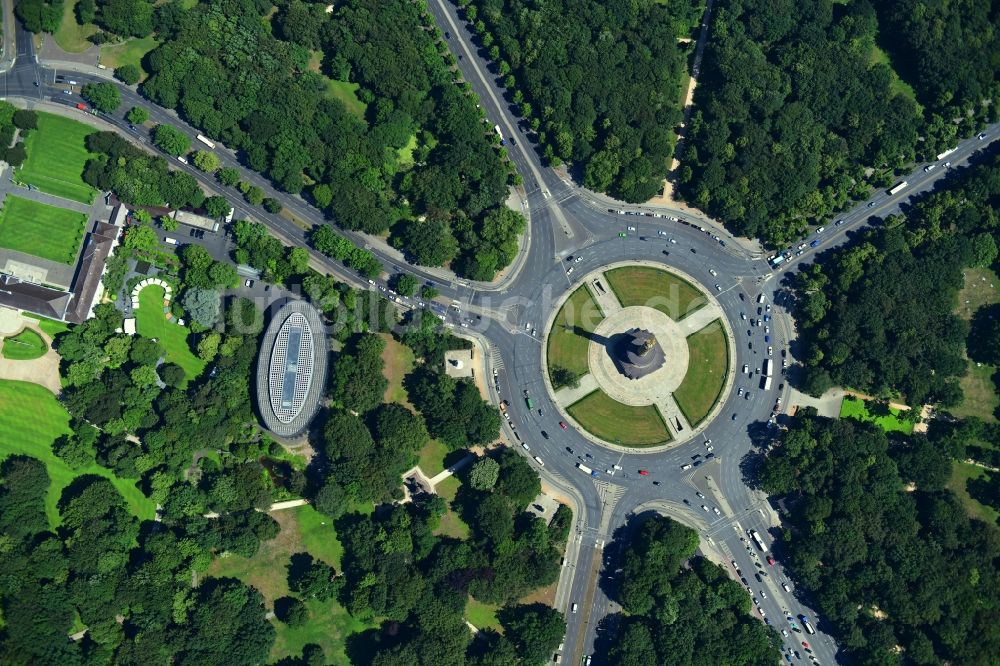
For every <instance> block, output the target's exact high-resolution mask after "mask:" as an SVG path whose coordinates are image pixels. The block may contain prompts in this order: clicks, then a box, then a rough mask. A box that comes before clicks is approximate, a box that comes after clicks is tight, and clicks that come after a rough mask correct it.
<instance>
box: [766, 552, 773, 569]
mask: <svg viewBox="0 0 1000 666" xmlns="http://www.w3.org/2000/svg"><path fill="white" fill-rule="evenodd" d="M767 563H768V564H770V565H771V566H772V567H773V566H774V558H773V557H771V556H770V555H768V556H767Z"/></svg>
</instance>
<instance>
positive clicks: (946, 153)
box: [937, 148, 955, 160]
mask: <svg viewBox="0 0 1000 666" xmlns="http://www.w3.org/2000/svg"><path fill="white" fill-rule="evenodd" d="M953 152H955V148H949V149H948V150H946V151H944V152H943V153H938V156H937V158H938V159H939V160H943V159H944V158H946V157H948V156H949V155H951V154H952V153H953Z"/></svg>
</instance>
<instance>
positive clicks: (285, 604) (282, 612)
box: [274, 597, 309, 627]
mask: <svg viewBox="0 0 1000 666" xmlns="http://www.w3.org/2000/svg"><path fill="white" fill-rule="evenodd" d="M274 614H275V615H276V616H277V617H278V619H279V620H281V621H282V622H284V623H285V624H287V625H288V626H289V627H302V626H305V624H306V622H308V621H309V609H307V608H306V605H305V604H304V603H302V602H301V601H300V600H298V599H296V598H295V597H281V598H280V599H275V600H274Z"/></svg>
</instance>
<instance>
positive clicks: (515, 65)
mask: <svg viewBox="0 0 1000 666" xmlns="http://www.w3.org/2000/svg"><path fill="white" fill-rule="evenodd" d="M458 4H459V5H461V6H465V7H466V8H467V9H466V18H468V19H469V20H470V22H471V23H472V24H473V26H474V27H475V29H476V30H477V31H478V32H479V34H480V39H481V44H482V46H483V47H485V48H486V49H489V50H490V57H491V58H492V59H493V60H495V61H497V67H498V69H499V74H500V76H501V77H502V78H503V82H504V84H505V85H507V86H508V87H513V88H514V90H513V91H512V92H513V101H514V102H515V103H516V104H518V105H519V106H520V110H521V113H522V115H523V116H524V117H525V118H526V120H527V121H529V122H530V123H531V125H532V128H533V129H534V130H536V131H537V132H538V138H539V141H540V143H541V144H542V146H543V150H544V151H545V156H546V157H547V158H548V159H549V161H551V162H553V163H558V162H560V161H572V162H574V163H576V164H578V165H579V166H580V168H581V169H582V174H583V176H584V182H585V184H586V186H587V187H590V188H592V189H595V190H598V191H601V192H608V193H610V194H612V195H613V196H616V197H618V198H621V199H625V200H626V201H645V200H647V199H649V198H650V197H652V196H654V195H656V194H658V193H659V192H660V190H661V189H662V183H663V178H664V177H665V176H666V173H667V169H668V167H669V166H670V158H671V152H672V151H673V147H674V139H675V135H674V133H673V130H674V127H675V126H676V125H677V124H678V123H679V122H680V120H681V113H680V102H681V100H682V98H683V95H682V94H681V84H682V81H683V80H684V77H683V73H684V69H685V61H686V58H687V53H688V51H689V43H687V42H678V38H679V37H690V36H691V31H692V29H693V27H694V26H696V25H697V22H698V18H699V16H700V6H699V4H698V3H692V2H690V1H687V0H671V1H670V2H653V1H651V0H650V1H643V2H636V3H631V4H628V3H612V4H610V5H609V4H607V3H604V2H598V1H597V0H583V1H581V0H557V1H550V2H545V3H535V2H527V1H525V0H505V1H502V0H462V1H461V2H459V3H458Z"/></svg>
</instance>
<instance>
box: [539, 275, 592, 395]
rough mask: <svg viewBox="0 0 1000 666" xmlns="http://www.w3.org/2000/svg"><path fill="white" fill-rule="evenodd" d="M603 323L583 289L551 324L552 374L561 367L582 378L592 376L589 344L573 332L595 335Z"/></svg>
mask: <svg viewBox="0 0 1000 666" xmlns="http://www.w3.org/2000/svg"><path fill="white" fill-rule="evenodd" d="M602 319H604V315H603V314H602V313H601V310H600V308H599V307H598V306H597V303H596V302H594V299H593V298H591V296H590V292H589V291H587V288H586V287H585V286H581V287H580V288H579V289H577V290H576V291H574V292H573V294H572V295H571V296H570V297H569V298H568V299H566V302H565V303H563V306H562V307H561V308H559V312H558V313H557V314H556V318H555V320H554V321H553V322H552V330H551V331H549V341H548V345H547V350H548V351H547V358H546V361H547V364H548V366H549V370H550V371H551V370H552V368H554V367H557V366H559V367H563V368H566V369H568V370H572V371H573V372H575V373H577V374H579V375H584V374H587V373H588V372H590V366H589V365H588V363H587V349H588V347H589V346H590V340H588V339H587V338H585V337H584V336H582V335H579V334H578V333H576V332H574V330H575V329H581V330H583V331H586V332H588V333H592V332H593V331H594V329H595V328H596V327H597V324H598V323H600V321H601V320H602Z"/></svg>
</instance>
